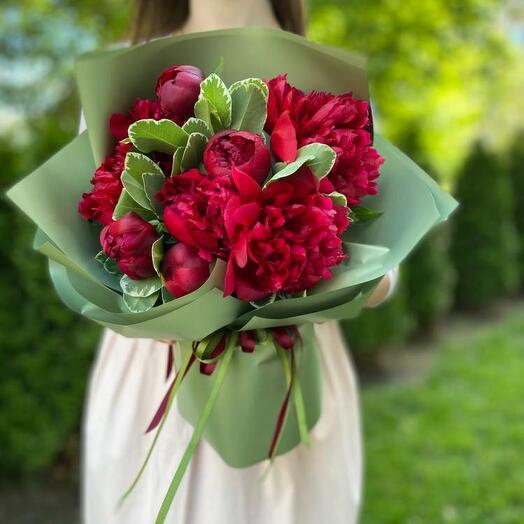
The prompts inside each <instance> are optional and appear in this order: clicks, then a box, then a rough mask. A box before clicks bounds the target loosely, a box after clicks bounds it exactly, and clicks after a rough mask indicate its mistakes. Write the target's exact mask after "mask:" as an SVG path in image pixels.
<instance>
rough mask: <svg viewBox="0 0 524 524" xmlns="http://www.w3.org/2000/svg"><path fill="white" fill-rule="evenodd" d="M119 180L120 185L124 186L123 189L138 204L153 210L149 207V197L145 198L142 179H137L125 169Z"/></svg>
mask: <svg viewBox="0 0 524 524" xmlns="http://www.w3.org/2000/svg"><path fill="white" fill-rule="evenodd" d="M120 180H121V181H122V185H123V186H124V189H125V190H126V191H127V193H128V194H129V196H130V197H131V198H132V199H133V200H134V201H135V202H136V203H137V204H138V205H140V206H142V207H143V208H144V209H149V210H150V211H153V209H152V207H151V202H149V199H148V198H147V196H146V193H145V191H144V184H143V182H142V180H140V181H139V180H137V179H136V178H134V177H133V176H132V175H130V174H129V173H128V172H127V171H124V172H123V173H122V176H121V177H120Z"/></svg>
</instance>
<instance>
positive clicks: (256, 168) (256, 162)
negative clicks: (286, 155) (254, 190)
mask: <svg viewBox="0 0 524 524" xmlns="http://www.w3.org/2000/svg"><path fill="white" fill-rule="evenodd" d="M204 167H205V168H206V171H207V172H208V174H209V175H211V176H217V177H222V176H229V175H231V170H232V168H233V167H236V168H238V169H240V170H242V171H243V172H244V173H246V174H248V175H249V176H250V177H252V178H253V179H255V180H256V181H257V182H258V183H259V184H261V183H262V182H263V181H264V180H265V179H266V177H267V175H268V173H269V168H270V167H271V154H270V153H269V150H268V149H267V147H266V145H265V144H264V141H263V140H262V137H261V136H259V135H256V134H255V133H250V132H249V131H235V130H226V131H221V132H219V133H217V134H216V135H214V136H213V137H212V138H211V140H210V141H209V143H208V144H207V146H206V149H205V150H204Z"/></svg>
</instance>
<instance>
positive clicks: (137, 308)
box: [122, 291, 159, 313]
mask: <svg viewBox="0 0 524 524" xmlns="http://www.w3.org/2000/svg"><path fill="white" fill-rule="evenodd" d="M158 296H159V293H158V291H157V292H156V293H153V294H151V295H149V296H147V297H133V296H130V295H126V294H125V293H124V295H122V298H123V300H124V304H125V306H126V308H127V309H128V310H129V311H130V312H131V313H144V312H145V311H149V310H150V309H151V308H152V307H153V306H154V305H155V304H156V301H157V300H158Z"/></svg>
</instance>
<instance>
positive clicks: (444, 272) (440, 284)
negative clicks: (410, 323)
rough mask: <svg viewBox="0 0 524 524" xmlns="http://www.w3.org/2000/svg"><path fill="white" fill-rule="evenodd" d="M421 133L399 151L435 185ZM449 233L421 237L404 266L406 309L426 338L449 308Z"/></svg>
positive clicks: (409, 136)
mask: <svg viewBox="0 0 524 524" xmlns="http://www.w3.org/2000/svg"><path fill="white" fill-rule="evenodd" d="M421 136H422V134H421V132H420V129H418V128H417V127H416V126H414V127H412V128H411V129H410V130H409V131H408V132H407V133H406V135H405V137H404V139H403V140H402V141H401V148H402V149H403V150H404V151H405V152H406V153H407V154H408V155H409V156H410V157H411V158H413V160H415V161H416V162H417V163H418V164H419V165H420V166H421V167H422V168H423V169H425V170H426V172H427V173H428V174H430V175H431V176H432V177H433V178H435V179H436V180H437V181H438V177H437V175H436V172H435V170H434V169H433V168H432V167H431V165H430V163H429V162H428V161H427V159H426V155H425V154H424V153H423V151H424V147H423V146H422V144H421V143H420V140H421ZM448 238H449V231H448V229H447V228H446V227H445V226H442V225H441V226H440V227H438V228H437V229H436V230H434V231H432V232H431V233H430V234H429V235H428V236H427V237H425V238H424V239H423V240H422V241H421V242H420V244H419V245H418V246H417V247H416V248H415V250H414V251H413V253H411V255H410V256H409V258H408V260H407V261H406V262H405V265H406V268H407V270H406V287H407V302H408V309H409V311H410V313H411V315H412V316H413V318H414V321H415V323H416V328H417V330H418V331H419V332H422V333H424V334H426V335H429V334H431V333H433V331H434V329H435V327H436V324H437V322H438V320H439V318H440V317H442V316H443V315H444V314H445V313H446V312H447V311H448V310H449V309H450V307H451V302H452V295H453V268H452V265H451V260H450V257H449V252H448V247H449V245H448V244H449V242H448Z"/></svg>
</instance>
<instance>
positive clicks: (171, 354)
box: [166, 344, 175, 380]
mask: <svg viewBox="0 0 524 524" xmlns="http://www.w3.org/2000/svg"><path fill="white" fill-rule="evenodd" d="M174 360H175V358H174V351H173V344H168V345H167V366H166V380H167V379H168V378H169V377H170V375H171V372H172V371H173V363H174Z"/></svg>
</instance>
